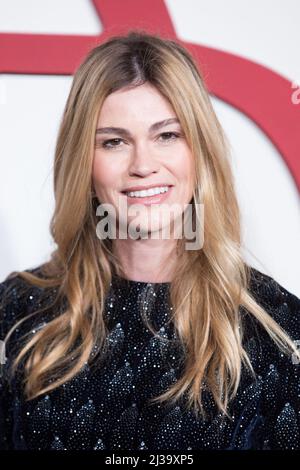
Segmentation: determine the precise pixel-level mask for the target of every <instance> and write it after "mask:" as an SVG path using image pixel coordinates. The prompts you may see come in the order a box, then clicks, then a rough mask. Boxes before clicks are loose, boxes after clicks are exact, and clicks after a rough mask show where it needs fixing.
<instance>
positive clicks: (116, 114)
mask: <svg viewBox="0 0 300 470" xmlns="http://www.w3.org/2000/svg"><path fill="white" fill-rule="evenodd" d="M166 120H168V122H165V123H162V121H166ZM158 123H162V124H158ZM108 128H110V129H108ZM112 128H115V129H112ZM92 178H93V185H94V189H95V192H96V195H97V197H98V200H99V202H101V203H108V204H111V205H112V206H113V207H114V209H115V211H116V214H117V219H119V222H121V223H124V224H126V221H127V222H128V223H130V224H131V222H132V221H134V223H135V224H136V226H139V229H140V232H145V233H148V235H149V234H150V236H151V233H153V232H156V231H160V230H162V229H163V228H164V225H165V224H169V225H170V223H172V220H173V219H174V216H173V219H172V215H173V213H172V214H171V216H170V217H169V219H168V216H166V208H167V207H170V206H171V205H179V206H182V207H184V204H188V203H190V202H191V199H192V196H193V188H194V163H193V158H192V154H191V151H190V148H189V147H188V145H187V142H186V139H185V136H184V135H183V130H182V128H181V126H180V123H179V122H178V120H177V117H176V114H175V112H174V110H173V108H172V106H171V105H170V103H169V102H168V100H166V98H165V97H164V96H163V95H162V94H161V93H160V92H159V91H158V90H157V89H156V88H155V87H154V86H152V85H150V84H148V83H145V84H143V85H141V86H137V87H135V88H132V89H121V90H118V91H117V92H114V93H112V94H110V95H109V96H108V97H107V98H106V99H105V101H104V103H103V106H102V108H101V111H100V113H99V117H98V124H97V131H96V136H95V151H94V160H93V175H92ZM149 187H150V188H152V190H151V191H150V190H149V191H150V192H149V193H148V192H142V193H140V192H136V191H137V190H138V189H140V190H143V191H145V190H146V189H145V188H149ZM157 188H163V189H157ZM159 191H162V192H160V193H159V194H156V193H158V192H159ZM120 202H121V203H123V204H124V203H125V204H126V206H125V207H126V208H127V209H126V217H125V213H124V210H123V209H121V208H120ZM132 204H139V207H140V209H141V210H140V211H139V212H135V215H134V216H133V215H132V213H131V212H130V208H131V210H132V209H133V206H132ZM123 207H124V206H123ZM162 211H164V214H162ZM181 213H182V211H181ZM174 214H175V213H174Z"/></svg>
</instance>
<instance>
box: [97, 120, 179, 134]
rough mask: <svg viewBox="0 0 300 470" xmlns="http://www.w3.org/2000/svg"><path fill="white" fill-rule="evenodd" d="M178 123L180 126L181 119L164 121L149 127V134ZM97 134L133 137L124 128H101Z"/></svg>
mask: <svg viewBox="0 0 300 470" xmlns="http://www.w3.org/2000/svg"><path fill="white" fill-rule="evenodd" d="M174 123H177V124H179V119H177V118H169V119H164V120H163V121H159V122H155V123H154V124H151V126H150V127H149V133H151V132H154V131H157V130H158V129H161V128H162V127H165V126H168V125H169V124H174ZM96 134H119V135H122V136H123V137H131V133H130V131H128V130H127V129H124V128H123V127H99V128H98V129H96Z"/></svg>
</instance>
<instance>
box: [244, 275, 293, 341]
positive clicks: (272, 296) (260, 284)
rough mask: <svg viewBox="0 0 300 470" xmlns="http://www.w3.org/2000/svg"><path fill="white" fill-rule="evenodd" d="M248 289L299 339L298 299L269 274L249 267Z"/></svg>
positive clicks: (276, 319) (280, 323) (284, 327)
mask: <svg viewBox="0 0 300 470" xmlns="http://www.w3.org/2000/svg"><path fill="white" fill-rule="evenodd" d="M250 273H251V276H250V283H249V291H250V293H251V294H252V296H253V297H254V299H255V300H256V302H257V303H258V304H259V305H261V306H262V307H263V308H264V309H265V310H266V312H267V313H268V314H269V315H270V316H271V317H272V318H273V320H275V321H276V322H277V323H278V324H279V325H280V326H281V327H282V328H283V329H284V330H285V331H286V332H287V333H288V334H289V335H290V336H291V338H292V339H294V340H299V339H300V299H299V298H298V297H297V296H296V295H295V294H293V293H291V292H290V291H289V290H288V289H286V288H285V287H283V286H282V285H281V284H280V283H279V282H278V281H276V280H275V279H274V278H272V277H271V276H269V275H267V274H265V273H262V272H261V271H259V270H257V269H255V268H253V267H251V270H250Z"/></svg>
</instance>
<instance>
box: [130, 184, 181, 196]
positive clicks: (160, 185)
mask: <svg viewBox="0 0 300 470" xmlns="http://www.w3.org/2000/svg"><path fill="white" fill-rule="evenodd" d="M166 186H167V187H169V188H171V187H172V186H173V184H168V183H156V184H151V185H148V186H131V187H130V188H125V189H123V190H122V191H121V193H123V194H126V193H129V192H133V191H143V190H147V189H151V188H161V187H166Z"/></svg>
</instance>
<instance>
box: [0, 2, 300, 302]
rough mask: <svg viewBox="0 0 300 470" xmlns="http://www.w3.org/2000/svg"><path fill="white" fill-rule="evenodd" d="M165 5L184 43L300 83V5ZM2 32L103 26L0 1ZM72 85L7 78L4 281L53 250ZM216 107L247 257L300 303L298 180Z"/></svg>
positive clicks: (84, 17) (0, 110)
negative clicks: (61, 129) (58, 142)
mask: <svg viewBox="0 0 300 470" xmlns="http://www.w3.org/2000/svg"><path fill="white" fill-rule="evenodd" d="M111 1H112V2H113V0H111ZM124 1H125V2H126V0H124ZM141 1H142V0H141ZM166 5H167V8H168V10H169V13H170V16H171V17H172V20H173V23H174V26H175V29H176V31H177V36H178V37H179V38H181V39H183V40H187V41H191V42H194V43H198V44H203V45H208V46H212V47H216V48H218V49H222V50H225V51H229V52H233V53H235V54H239V55H241V56H243V57H247V58H250V59H252V60H255V61H256V62H259V63H261V64H263V65H265V66H268V67H270V68H272V69H273V70H275V71H277V72H278V73H280V74H282V75H283V76H285V77H286V78H288V79H290V80H291V82H292V81H294V80H300V56H299V43H300V29H299V17H300V2H299V1H298V0H285V1H283V0H252V1H250V0H243V1H242V2H241V1H239V0H226V2H224V1H222V0H184V1H182V0H166ZM0 31H2V32H28V33H30V32H32V33H34V32H36V33H65V34H97V33H99V32H101V31H102V26H101V24H100V23H99V20H98V18H97V16H96V14H95V12H94V9H93V5H92V3H91V2H90V1H89V0H0ZM71 80H72V78H71V77H61V76H37V75H36V76H33V75H32V76H30V75H0V229H1V232H0V260H1V263H0V281H1V280H2V279H3V278H4V277H5V276H6V275H7V274H8V273H9V272H11V271H12V270H19V269H27V268H29V267H34V266H36V265H38V264H40V263H41V262H43V261H45V260H46V259H48V257H49V254H50V252H51V251H52V249H53V248H54V245H53V242H52V240H51V237H50V234H49V221H50V218H51V215H52V211H53V208H54V197H53V190H52V165H53V157H54V146H55V139H56V134H57V130H58V125H59V122H60V118H61V114H62V111H63V107H64V103H65V100H66V98H67V95H68V91H69V89H70V85H71ZM213 104H214V106H215V109H216V112H217V114H218V116H219V118H220V121H221V123H222V124H223V127H224V129H225V131H226V133H227V135H228V137H229V140H230V142H231V145H232V165H233V170H234V174H235V179H236V186H237V192H238V198H239V201H240V205H241V210H242V221H243V236H244V254H245V258H246V259H247V260H248V261H249V262H250V263H251V264H252V265H253V266H255V267H257V268H258V269H260V270H261V271H264V272H266V273H267V274H269V275H271V276H272V277H274V278H275V279H276V280H277V281H278V282H280V283H281V284H282V285H283V286H284V287H286V288H287V289H288V290H290V291H291V292H293V293H295V294H296V295H298V296H299V297H300V282H299V279H300V243H299V241H300V210H299V209H300V200H299V194H298V191H297V189H296V185H295V183H294V181H293V179H292V176H291V175H290V173H289V171H288V169H287V167H286V166H285V164H284V162H283V160H282V158H281V156H280V155H279V154H278V152H277V150H276V149H275V148H274V146H273V144H272V143H271V142H270V141H269V140H268V138H267V137H266V136H265V135H264V134H263V133H262V132H261V131H260V129H259V128H258V127H257V126H256V125H255V124H254V123H253V122H252V121H250V120H249V119H248V118H247V117H246V116H244V115H243V114H241V113H240V112H239V111H237V110H236V109H234V108H232V107H231V106H229V105H227V104H225V103H223V102H221V101H219V100H217V99H213ZM299 106H300V105H299Z"/></svg>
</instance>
